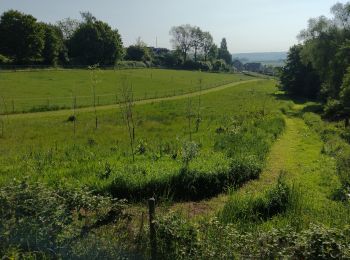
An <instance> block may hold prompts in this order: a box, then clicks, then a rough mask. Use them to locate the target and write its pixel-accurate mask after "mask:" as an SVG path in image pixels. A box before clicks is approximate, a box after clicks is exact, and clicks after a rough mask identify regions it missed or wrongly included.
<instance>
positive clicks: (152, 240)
mask: <svg viewBox="0 0 350 260" xmlns="http://www.w3.org/2000/svg"><path fill="white" fill-rule="evenodd" d="M155 204H156V200H155V199H154V198H150V199H149V200H148V209H149V236H150V245H151V259H152V260H154V259H156V258H157V238H156V227H155V222H154V218H155Z"/></svg>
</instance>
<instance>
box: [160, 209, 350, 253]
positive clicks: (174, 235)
mask: <svg viewBox="0 0 350 260" xmlns="http://www.w3.org/2000/svg"><path fill="white" fill-rule="evenodd" d="M157 223H160V225H159V229H158V231H159V234H157V239H158V242H159V246H160V247H159V252H160V256H161V258H164V259H170V258H171V259H236V258H237V259H347V258H349V257H350V249H349V243H350V229H349V227H345V228H344V229H342V230H341V229H332V228H326V227H323V226H319V225H311V226H310V227H309V228H308V229H305V230H302V231H300V232H296V231H295V230H293V229H292V228H290V227H286V228H283V229H271V230H269V231H258V232H257V231H253V232H240V231H238V230H237V229H235V228H234V226H233V225H231V224H228V225H226V224H222V223H220V221H218V220H217V219H215V218H213V219H210V220H204V221H202V222H200V224H199V225H198V226H197V225H194V224H191V223H190V222H188V221H185V220H184V219H181V216H179V215H174V214H170V215H167V216H162V217H160V218H159V219H158V222H157Z"/></svg>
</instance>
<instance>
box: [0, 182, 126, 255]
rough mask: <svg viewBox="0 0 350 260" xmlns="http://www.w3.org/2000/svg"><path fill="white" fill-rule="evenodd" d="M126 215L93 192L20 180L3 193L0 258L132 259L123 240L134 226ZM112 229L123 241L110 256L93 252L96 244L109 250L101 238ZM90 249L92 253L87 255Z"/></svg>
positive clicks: (0, 191)
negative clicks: (126, 257)
mask: <svg viewBox="0 0 350 260" xmlns="http://www.w3.org/2000/svg"><path fill="white" fill-rule="evenodd" d="M124 209H125V203H124V202H123V201H119V200H117V199H112V198H110V197H102V196H98V195H97V196H96V195H93V194H92V193H91V192H89V191H85V190H81V189H75V188H73V187H71V188H70V189H69V190H66V189H62V188H61V187H56V188H49V187H47V186H45V185H43V184H41V183H35V182H31V181H28V180H23V181H17V180H15V181H13V182H11V183H9V184H8V185H6V186H2V187H1V188H0V242H1V243H0V255H2V256H6V257H9V258H11V257H14V258H60V257H64V258H67V257H69V258H86V257H87V258H90V257H93V258H95V257H97V256H101V257H102V256H105V257H108V258H113V257H121V256H123V255H125V256H127V254H128V253H130V252H128V251H127V250H128V249H127V244H126V241H123V235H122V234H123V233H124V232H125V226H127V225H128V221H129V220H128V216H127V215H126V214H125V212H124ZM107 225H108V227H109V228H111V227H112V228H113V232H117V233H118V234H119V236H118V237H114V238H113V243H114V245H113V247H112V248H109V250H104V249H103V248H100V249H101V250H100V251H99V252H93V251H92V250H91V249H92V248H93V246H94V244H95V245H97V244H99V243H103V244H106V243H105V242H102V241H103V238H98V236H96V235H97V234H98V232H99V230H101V229H103V228H104V227H106V226H107ZM123 230H124V231H123ZM92 238H93V239H94V240H95V241H94V243H91V239H92ZM110 239H112V236H110ZM86 243H89V248H85V249H84V250H82V249H83V248H84V246H85V245H86ZM112 249H113V250H115V251H114V252H113V250H112ZM93 254H95V255H93ZM96 254H97V255H96ZM104 254H105V255H104Z"/></svg>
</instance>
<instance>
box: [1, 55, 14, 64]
mask: <svg viewBox="0 0 350 260" xmlns="http://www.w3.org/2000/svg"><path fill="white" fill-rule="evenodd" d="M11 62H12V60H11V59H10V58H8V57H6V56H4V55H1V54H0V65H7V64H10V63H11Z"/></svg>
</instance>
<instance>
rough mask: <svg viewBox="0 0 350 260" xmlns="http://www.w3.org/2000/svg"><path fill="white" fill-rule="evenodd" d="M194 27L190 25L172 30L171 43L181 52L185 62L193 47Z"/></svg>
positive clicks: (175, 27)
mask: <svg viewBox="0 0 350 260" xmlns="http://www.w3.org/2000/svg"><path fill="white" fill-rule="evenodd" d="M191 32H192V27H191V25H189V24H186V25H180V26H174V27H172V28H171V30H170V35H171V36H172V39H171V43H172V44H173V46H174V48H175V49H177V50H180V51H181V54H182V58H183V61H184V62H185V61H186V60H187V55H188V52H189V51H190V49H191V47H192V37H191Z"/></svg>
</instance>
